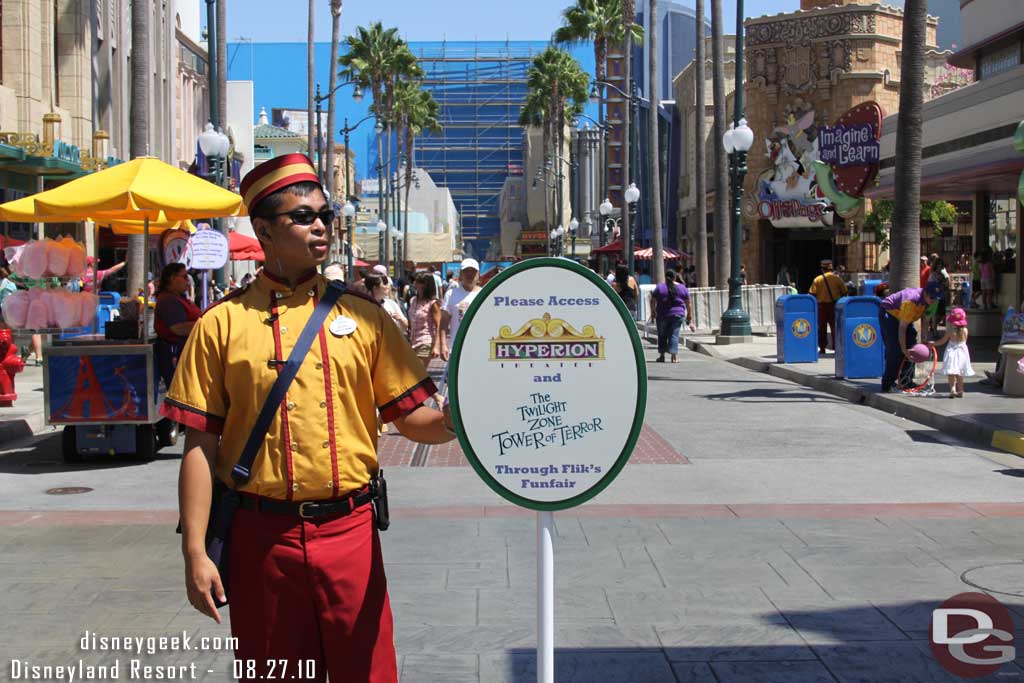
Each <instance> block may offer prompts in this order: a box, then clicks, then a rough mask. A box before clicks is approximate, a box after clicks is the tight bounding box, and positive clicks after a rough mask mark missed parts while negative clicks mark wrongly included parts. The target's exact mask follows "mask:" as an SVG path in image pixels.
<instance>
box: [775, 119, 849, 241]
mask: <svg viewBox="0 0 1024 683" xmlns="http://www.w3.org/2000/svg"><path fill="white" fill-rule="evenodd" d="M785 115H786V122H785V123H784V124H782V125H780V126H776V127H775V129H774V130H773V131H772V132H771V133H770V134H769V136H768V137H767V139H766V140H765V147H766V151H767V156H768V158H769V160H770V161H771V166H770V167H769V168H768V169H767V170H765V171H764V172H762V173H761V175H760V176H759V177H758V179H757V200H758V202H757V212H758V215H759V216H760V217H761V218H764V219H767V220H769V221H771V223H772V225H773V226H775V227H777V228H806V227H820V226H829V225H832V211H831V206H830V203H829V201H828V199H827V198H826V197H825V195H824V194H823V193H822V192H821V191H820V190H819V188H818V179H817V177H816V175H815V173H814V162H815V161H817V160H818V159H819V153H818V127H817V125H816V124H815V122H814V117H815V113H814V109H813V108H811V107H810V105H807V104H804V103H803V102H802V101H800V100H798V101H797V102H796V103H795V104H793V105H791V106H790V107H787V108H786V112H785Z"/></svg>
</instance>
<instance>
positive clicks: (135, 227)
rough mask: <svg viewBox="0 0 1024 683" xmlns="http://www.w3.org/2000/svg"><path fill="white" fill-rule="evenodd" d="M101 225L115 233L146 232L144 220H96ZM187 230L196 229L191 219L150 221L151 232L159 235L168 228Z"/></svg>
mask: <svg viewBox="0 0 1024 683" xmlns="http://www.w3.org/2000/svg"><path fill="white" fill-rule="evenodd" d="M96 222H97V223H98V224H99V225H103V226H107V227H109V228H110V229H111V230H113V231H114V234H115V235H142V234H145V232H146V224H145V222H144V221H106V222H104V221H96ZM179 228H180V229H182V230H185V231H186V232H189V233H193V232H195V231H196V226H195V224H194V223H193V222H192V221H190V220H184V221H172V220H170V219H169V218H167V217H164V218H163V219H162V220H156V221H150V222H149V234H151V235H158V234H161V233H163V232H164V231H166V230H177V229H179Z"/></svg>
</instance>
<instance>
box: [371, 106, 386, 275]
mask: <svg viewBox="0 0 1024 683" xmlns="http://www.w3.org/2000/svg"><path fill="white" fill-rule="evenodd" d="M373 129H374V130H375V131H376V132H377V150H378V151H379V150H381V149H382V147H381V142H380V134H381V133H383V132H384V124H383V123H382V122H381V120H380V119H379V118H378V119H377V123H376V124H374V127H373ZM383 207H384V159H383V158H382V155H380V154H378V155H377V214H378V215H380V213H381V211H382V210H383ZM382 222H383V221H382ZM377 227H378V228H379V227H380V223H378V224H377ZM386 227H387V226H385V229H386ZM379 260H380V262H381V263H382V264H384V267H385V268H387V266H388V255H387V253H385V252H383V251H382V252H381V254H380V258H379Z"/></svg>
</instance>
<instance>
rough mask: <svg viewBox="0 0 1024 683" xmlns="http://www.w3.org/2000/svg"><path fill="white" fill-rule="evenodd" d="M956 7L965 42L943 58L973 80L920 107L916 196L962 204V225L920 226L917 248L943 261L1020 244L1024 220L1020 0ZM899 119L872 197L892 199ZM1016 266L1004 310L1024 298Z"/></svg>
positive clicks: (885, 145)
mask: <svg viewBox="0 0 1024 683" xmlns="http://www.w3.org/2000/svg"><path fill="white" fill-rule="evenodd" d="M961 13H962V20H963V34H964V44H965V45H964V47H963V48H962V49H961V50H959V51H957V52H956V53H954V54H952V55H949V60H948V61H949V65H950V67H951V68H952V69H954V70H963V71H964V72H966V73H967V74H970V75H971V76H972V78H973V80H972V81H971V82H969V83H967V84H966V85H963V87H959V88H951V89H950V91H949V92H947V93H945V94H942V93H941V92H937V93H936V94H938V95H939V96H937V97H935V98H934V99H931V100H930V101H928V102H926V103H925V105H924V109H923V113H924V125H923V130H922V133H923V140H922V150H921V198H922V199H923V200H938V199H942V200H946V201H950V202H954V204H955V205H956V206H958V207H959V206H962V205H966V208H967V211H965V215H966V217H967V224H966V225H963V224H961V223H959V222H958V223H957V224H956V225H954V226H949V227H947V228H946V229H944V230H943V232H942V234H941V235H936V234H935V233H934V231H933V230H932V228H931V226H922V248H923V249H927V250H928V251H929V252H930V251H936V252H938V253H941V254H942V255H943V256H945V258H946V260H947V263H951V262H954V261H951V259H954V260H956V259H959V257H960V256H961V255H962V254H964V253H967V254H974V253H975V252H978V251H983V250H985V249H990V250H992V251H993V252H999V251H1005V250H1006V249H1012V250H1014V251H1018V250H1019V248H1020V245H1021V235H1022V226H1024V221H1022V216H1021V213H1022V212H1021V206H1020V205H1019V198H1018V187H1019V185H1018V183H1019V182H1020V178H1021V173H1022V171H1024V154H1021V153H1019V152H1018V151H1017V150H1016V149H1015V148H1014V134H1015V132H1016V131H1017V128H1018V126H1019V124H1020V121H1021V119H1024V4H1022V3H1020V2H1017V1H1016V0H970V1H966V0H961ZM898 121H899V116H898V114H893V115H892V116H889V117H888V118H886V119H885V121H884V122H883V135H882V140H881V158H882V161H881V170H880V171H879V179H878V185H877V187H874V188H871V189H870V190H869V192H868V196H869V197H872V198H875V199H892V198H893V192H894V186H895V166H896V159H895V150H896V126H897V124H898ZM1019 270H1020V269H1019V268H1016V269H1015V272H1007V273H1005V274H1004V275H1003V278H1005V282H1004V283H1002V286H1000V287H999V297H1000V299H999V303H1000V304H1001V307H1002V308H1003V309H1005V308H1006V307H1007V306H1014V307H1018V306H1019V304H1020V302H1021V299H1022V298H1024V286H1022V282H1021V278H1019V276H1018V272H1019ZM970 314H971V317H972V319H973V317H974V316H975V315H976V314H975V312H974V311H971V312H970ZM993 322H995V323H998V321H993Z"/></svg>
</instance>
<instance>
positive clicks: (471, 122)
mask: <svg viewBox="0 0 1024 683" xmlns="http://www.w3.org/2000/svg"><path fill="white" fill-rule="evenodd" d="M544 47H545V44H544V43H536V42H509V41H506V42H448V41H443V42H439V43H413V45H412V49H413V52H414V53H415V54H416V57H417V59H418V60H419V64H420V66H421V67H422V68H423V70H424V71H425V72H426V77H425V79H424V82H423V84H424V87H425V88H426V89H428V90H430V91H431V93H432V94H433V95H434V99H435V100H437V102H438V104H439V105H440V107H441V116H440V123H441V126H442V128H443V130H442V132H441V133H436V134H427V135H423V136H420V137H419V138H418V139H417V140H416V164H417V166H419V167H422V168H425V169H426V170H427V171H428V172H429V173H430V176H431V177H432V178H433V179H434V181H435V182H436V183H437V184H438V185H439V186H443V187H447V188H448V190H449V191H450V192H451V194H452V199H453V200H454V202H455V206H456V208H457V209H458V211H459V215H460V217H461V221H462V226H461V238H462V244H463V251H464V253H465V255H467V256H470V255H471V256H475V257H477V258H487V257H488V256H489V255H490V254H489V252H490V250H491V243H492V241H493V242H494V244H495V245H498V244H499V241H498V238H499V236H500V233H501V216H500V206H499V204H500V198H501V191H502V187H503V185H504V183H505V179H506V178H507V177H508V176H510V175H522V174H523V166H524V160H523V155H524V152H523V129H522V127H521V126H519V125H518V121H519V111H520V109H521V108H522V106H523V104H524V103H525V101H526V93H527V87H526V72H527V70H528V69H529V67H530V62H531V60H532V59H533V57H534V56H535V55H536V54H538V53H539V52H541V51H543V49H544ZM495 248H497V246H496V247H495Z"/></svg>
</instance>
